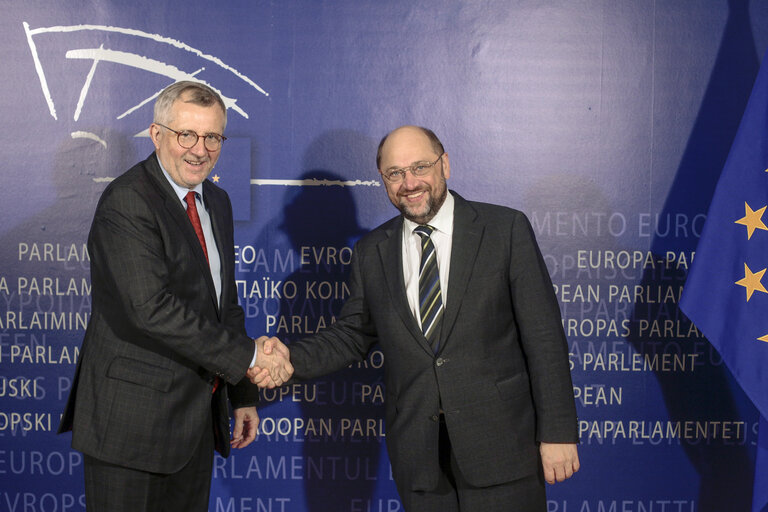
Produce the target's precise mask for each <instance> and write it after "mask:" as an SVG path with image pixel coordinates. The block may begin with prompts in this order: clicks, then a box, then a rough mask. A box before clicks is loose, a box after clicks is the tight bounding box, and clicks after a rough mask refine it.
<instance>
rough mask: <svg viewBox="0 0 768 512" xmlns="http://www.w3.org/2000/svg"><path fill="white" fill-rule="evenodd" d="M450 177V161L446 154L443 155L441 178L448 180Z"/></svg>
mask: <svg viewBox="0 0 768 512" xmlns="http://www.w3.org/2000/svg"><path fill="white" fill-rule="evenodd" d="M450 177H451V159H450V158H448V153H443V178H445V179H448V178H450Z"/></svg>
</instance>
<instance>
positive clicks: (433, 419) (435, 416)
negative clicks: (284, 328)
mask: <svg viewBox="0 0 768 512" xmlns="http://www.w3.org/2000/svg"><path fill="white" fill-rule="evenodd" d="M429 419H431V420H432V421H437V420H439V419H440V418H438V416H437V414H435V415H433V416H432V417H431V418H429Z"/></svg>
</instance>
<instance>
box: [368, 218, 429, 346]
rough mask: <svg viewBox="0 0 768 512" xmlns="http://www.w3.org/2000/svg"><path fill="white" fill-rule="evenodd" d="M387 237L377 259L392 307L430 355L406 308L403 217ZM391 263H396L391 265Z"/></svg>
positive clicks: (422, 335)
mask: <svg viewBox="0 0 768 512" xmlns="http://www.w3.org/2000/svg"><path fill="white" fill-rule="evenodd" d="M386 233H387V237H386V238H385V239H384V240H382V241H381V242H379V244H378V248H379V258H380V260H381V268H382V274H384V278H385V280H386V282H387V288H388V289H389V294H390V296H391V297H392V305H393V307H394V308H395V310H396V311H397V314H398V315H400V319H401V320H402V321H403V325H405V327H406V329H408V332H409V333H411V336H413V338H414V339H415V340H417V341H418V343H419V344H420V345H421V346H422V347H423V348H424V350H426V351H427V352H428V353H430V354H432V349H431V348H430V346H429V342H428V341H427V339H426V338H425V337H424V334H423V333H422V332H421V329H419V324H418V322H416V319H415V318H413V314H412V313H411V309H410V307H409V306H408V297H407V296H406V293H405V282H404V280H403V217H402V216H400V217H397V218H396V219H395V220H394V221H393V222H392V226H391V228H390V229H387V231H386ZM393 262H396V264H395V265H393Z"/></svg>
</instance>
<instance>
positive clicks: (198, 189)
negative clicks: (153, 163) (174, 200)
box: [155, 154, 205, 204]
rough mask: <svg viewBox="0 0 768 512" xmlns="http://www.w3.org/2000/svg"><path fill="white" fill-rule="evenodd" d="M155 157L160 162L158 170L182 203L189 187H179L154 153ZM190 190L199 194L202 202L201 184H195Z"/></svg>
mask: <svg viewBox="0 0 768 512" xmlns="http://www.w3.org/2000/svg"><path fill="white" fill-rule="evenodd" d="M155 157H156V158H157V163H158V164H160V170H161V171H163V175H165V179H167V180H168V183H170V184H171V187H172V188H173V191H174V192H176V195H177V196H178V197H179V201H181V202H182V203H183V202H184V198H185V197H186V196H187V193H188V192H189V190H190V189H188V188H186V187H180V186H179V185H178V184H177V183H176V182H175V181H173V178H171V175H170V174H168V171H166V170H165V167H163V163H162V162H161V161H160V157H159V156H157V154H155ZM192 191H193V192H195V193H197V194H198V195H199V196H200V202H201V203H202V202H203V184H202V183H198V184H197V186H196V187H195V188H193V189H192ZM203 204H205V203H203Z"/></svg>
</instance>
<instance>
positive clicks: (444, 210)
mask: <svg viewBox="0 0 768 512" xmlns="http://www.w3.org/2000/svg"><path fill="white" fill-rule="evenodd" d="M454 203H455V202H454V199H453V194H451V193H450V192H448V195H447V196H446V198H445V202H443V205H442V206H441V207H440V209H439V210H438V211H437V214H436V215H435V216H434V217H432V220H430V221H429V223H428V224H429V225H430V226H432V227H433V228H435V231H437V232H439V233H444V234H446V235H448V236H450V235H452V234H453V207H454ZM403 221H404V222H405V229H406V231H405V232H406V233H408V234H409V235H410V234H411V233H413V230H414V229H416V226H419V224H417V223H415V222H413V221H412V220H409V219H406V218H403Z"/></svg>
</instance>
